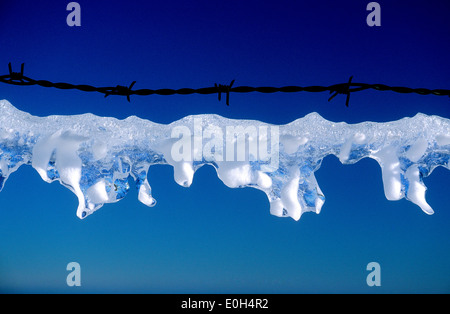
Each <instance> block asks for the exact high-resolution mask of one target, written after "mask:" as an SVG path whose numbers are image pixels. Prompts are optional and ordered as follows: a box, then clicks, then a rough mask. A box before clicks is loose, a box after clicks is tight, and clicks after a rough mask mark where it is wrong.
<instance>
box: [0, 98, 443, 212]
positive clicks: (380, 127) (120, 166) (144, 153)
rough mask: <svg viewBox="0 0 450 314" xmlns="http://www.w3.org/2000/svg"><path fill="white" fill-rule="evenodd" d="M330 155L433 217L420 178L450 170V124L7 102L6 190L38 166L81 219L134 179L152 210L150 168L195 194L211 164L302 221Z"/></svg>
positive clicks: (1, 148) (0, 109) (316, 202)
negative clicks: (68, 194) (112, 112)
mask: <svg viewBox="0 0 450 314" xmlns="http://www.w3.org/2000/svg"><path fill="white" fill-rule="evenodd" d="M328 155H335V156H336V157H338V158H339V160H340V161H341V163H343V164H353V163H355V162H357V161H359V160H360V159H362V158H366V157H369V158H373V159H375V160H376V161H377V162H378V163H379V164H380V167H381V170H382V181H383V185H384V191H385V195H386V198H387V199H388V200H399V199H402V198H406V199H408V200H410V201H411V202H413V203H415V204H417V205H418V206H419V207H420V208H421V209H422V210H423V211H424V212H425V213H427V214H432V213H433V209H432V208H431V207H430V205H429V204H428V203H427V201H426V199H425V191H426V187H425V185H424V183H423V181H422V178H423V177H426V176H428V175H429V174H431V172H432V171H433V169H434V168H436V167H437V166H442V167H445V168H447V169H450V165H449V158H450V120H449V119H446V118H442V117H438V116H427V115H424V114H417V115H416V116H414V117H412V118H403V119H401V120H398V121H393V122H385V123H375V122H363V123H358V124H353V125H351V124H347V123H344V122H340V123H334V122H330V121H327V120H325V119H323V118H322V117H321V116H320V115H319V114H317V113H311V114H309V115H307V116H305V117H304V118H301V119H298V120H295V121H293V122H292V123H289V124H286V125H280V126H276V125H271V124H267V123H263V122H259V121H250V120H232V119H227V118H223V117H221V116H217V115H207V114H205V115H196V116H188V117H185V118H183V119H181V120H179V121H175V122H173V123H171V124H168V125H163V124H157V123H154V122H151V121H148V120H143V119H140V118H137V117H135V116H132V117H129V118H127V119H124V120H118V119H115V118H109V117H98V116H95V115H92V114H84V115H74V116H49V117H36V116H32V115H30V114H28V113H26V112H22V111H20V110H18V109H16V108H15V107H14V106H12V105H11V104H10V103H9V102H8V101H6V100H1V101H0V190H1V189H2V188H3V186H4V183H5V181H6V180H7V178H8V177H9V175H10V174H11V173H13V172H14V171H16V170H17V169H18V168H19V167H20V166H21V165H24V164H26V165H31V166H33V168H34V169H35V170H36V171H37V172H38V173H39V175H40V176H41V178H42V179H43V180H44V181H46V182H53V181H59V182H60V183H61V184H63V185H64V186H66V187H67V188H69V189H70V190H71V191H72V192H73V193H74V194H75V195H76V196H77V198H78V201H79V206H78V209H77V216H78V217H79V218H85V217H87V216H88V215H90V214H92V213H93V212H95V211H96V210H98V209H99V208H100V207H102V206H103V205H104V204H105V203H113V202H116V201H118V200H120V199H121V198H123V197H124V196H125V195H126V193H127V191H128V189H129V184H128V179H129V178H130V177H131V178H132V179H133V180H135V181H136V187H137V189H138V198H139V200H140V201H141V202H142V203H143V204H145V205H147V206H154V205H155V204H156V201H155V199H154V198H153V196H152V194H151V187H150V185H149V181H148V180H150V181H151V178H149V179H148V178H147V173H148V169H149V167H150V166H152V165H156V164H169V165H171V166H172V167H173V169H174V179H175V181H176V182H177V183H178V184H180V185H182V186H186V187H188V186H190V185H191V184H192V182H193V178H194V174H195V171H196V170H197V169H199V168H200V167H201V166H203V165H205V164H208V165H212V166H213V167H214V168H215V169H216V171H217V175H218V177H219V178H220V179H221V180H222V181H223V182H224V184H225V185H226V186H228V187H231V188H235V187H247V186H249V187H254V188H257V189H260V190H262V191H264V192H265V193H266V195H267V197H268V199H269V202H270V213H271V214H273V215H276V216H280V217H291V218H293V219H295V220H298V219H300V217H301V215H302V214H303V213H305V212H308V211H313V212H316V213H320V211H321V208H322V206H323V204H324V201H325V197H324V195H323V193H322V191H321V189H320V188H319V186H318V183H317V180H316V178H315V176H314V173H315V171H317V170H318V169H319V168H320V166H321V162H322V160H323V158H324V157H326V156H328ZM361 180H362V182H361V183H364V178H361Z"/></svg>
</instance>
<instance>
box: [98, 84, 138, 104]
mask: <svg viewBox="0 0 450 314" xmlns="http://www.w3.org/2000/svg"><path fill="white" fill-rule="evenodd" d="M134 84H136V81H133V83H131V85H130V86H129V87H127V86H120V85H117V86H116V87H114V88H109V89H107V90H106V91H105V92H104V93H105V98H106V97H108V96H109V95H119V96H127V100H128V102H130V95H132V94H133V91H132V88H133V86H134Z"/></svg>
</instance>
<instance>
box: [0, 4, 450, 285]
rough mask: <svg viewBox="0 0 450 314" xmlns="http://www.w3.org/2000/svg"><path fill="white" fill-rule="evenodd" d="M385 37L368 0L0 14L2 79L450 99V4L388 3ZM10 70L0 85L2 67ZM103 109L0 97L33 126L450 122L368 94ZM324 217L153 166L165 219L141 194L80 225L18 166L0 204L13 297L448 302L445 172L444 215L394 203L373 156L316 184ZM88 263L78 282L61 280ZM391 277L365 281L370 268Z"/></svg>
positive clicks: (38, 91) (15, 8)
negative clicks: (332, 88) (103, 119)
mask: <svg viewBox="0 0 450 314" xmlns="http://www.w3.org/2000/svg"><path fill="white" fill-rule="evenodd" d="M378 2H379V3H380V5H381V10H382V11H381V23H382V25H381V27H375V28H371V27H368V26H367V24H366V17H367V14H368V13H369V12H367V11H366V5H367V4H368V3H369V1H361V0H355V1H351V0H341V1H322V0H321V1H273V2H269V1H234V0H230V1H198V0H196V1H164V3H162V2H156V1H106V0H97V1H86V0H79V1H78V3H79V4H80V5H81V23H82V26H81V27H69V26H67V24H66V17H67V14H68V13H69V12H67V11H66V5H67V4H68V3H69V1H61V0H59V1H48V0H43V1H24V0H15V1H1V2H0V69H3V70H2V71H0V73H1V74H6V73H7V69H8V68H7V65H8V62H12V63H13V66H14V70H15V71H18V70H19V67H20V64H21V63H22V62H25V75H28V76H30V77H32V78H35V79H47V80H50V81H58V82H69V83H79V84H91V85H95V86H115V85H129V84H130V83H131V82H132V81H137V83H136V85H135V88H153V89H156V88H183V87H192V88H199V87H208V86H212V85H214V83H220V84H227V83H229V82H230V81H231V80H232V79H236V83H235V86H239V85H250V86H285V85H300V86H307V85H331V84H335V83H342V82H346V81H347V80H348V78H349V77H350V76H351V75H353V76H354V79H353V81H354V82H364V83H383V84H387V85H397V86H408V87H425V88H449V87H450V77H449V75H448V74H449V73H450V62H449V59H448V57H449V55H450V44H449V41H448V38H449V35H450V27H449V22H448V17H449V14H450V4H449V2H448V1H445V0H442V1H438V0H432V1H398V0H397V1H396V0H391V1H378ZM2 72H4V73H2ZM328 97H329V95H328V94H326V93H311V94H308V93H297V94H282V93H276V94H257V93H251V94H232V95H231V106H229V107H227V106H226V105H225V102H224V100H222V102H218V101H217V95H208V96H201V95H189V96H147V97H140V96H134V97H132V101H131V103H128V102H127V101H126V99H125V98H122V97H114V96H111V97H108V98H106V99H104V98H103V96H102V95H101V94H96V93H84V92H80V91H76V90H73V91H62V90H57V89H49V88H42V87H38V86H34V87H16V86H11V85H5V84H1V85H0V99H7V100H9V101H10V102H11V103H12V104H13V105H14V106H16V107H17V108H19V109H21V110H23V111H27V112H29V113H31V114H33V115H39V116H45V115H50V114H79V113H86V112H91V113H94V114H96V115H101V116H114V117H117V118H125V117H127V116H130V115H137V116H139V117H141V118H146V119H149V120H152V121H155V122H159V123H169V122H172V121H174V120H177V119H180V118H182V117H184V116H186V115H190V114H202V113H216V114H220V115H222V116H225V117H228V118H239V119H243V118H245V119H255V120H261V121H264V122H269V123H276V124H283V123H288V122H291V121H293V120H295V119H297V118H300V117H303V116H304V115H306V114H308V113H310V112H313V111H316V112H318V113H319V114H321V115H322V116H323V117H325V118H326V119H328V120H332V121H345V122H348V123H356V122H361V121H369V120H370V121H380V122H381V121H392V120H397V119H400V118H402V117H405V116H414V115H415V114H416V113H418V112H422V113H426V114H435V115H440V116H442V117H446V118H449V117H450V102H449V99H448V98H447V97H437V96H420V95H415V94H412V95H407V94H396V93H393V92H376V91H364V92H360V93H355V94H353V95H352V96H351V100H350V107H349V108H346V107H345V105H344V103H345V97H344V96H339V97H336V98H335V99H334V100H333V101H332V102H330V103H329V102H327V99H328ZM316 177H317V179H318V182H319V185H320V187H321V189H322V191H323V192H324V194H325V196H326V202H325V205H324V207H323V209H322V212H321V214H320V215H316V214H313V213H309V214H305V215H303V216H302V218H301V220H300V221H298V222H295V221H294V220H292V219H288V218H286V219H282V218H277V217H274V216H271V215H270V214H269V203H268V201H267V199H266V196H265V195H264V194H263V193H262V192H261V191H257V190H254V189H250V188H246V189H230V188H227V187H226V186H225V185H224V184H223V183H222V182H221V181H220V180H219V179H218V178H217V175H216V174H215V170H214V169H213V168H212V167H203V168H202V169H200V170H199V171H198V172H197V173H196V175H195V177H194V183H193V185H192V186H191V187H190V188H188V189H186V188H183V187H180V186H178V185H177V184H176V183H175V182H174V180H173V170H172V168H171V167H167V166H158V167H156V166H155V167H152V168H151V169H150V172H149V181H150V184H151V186H152V189H153V195H154V197H155V198H156V199H157V201H158V204H157V205H156V207H153V208H147V207H145V206H144V205H142V204H141V203H139V202H138V200H137V192H135V191H134V190H133V189H131V190H130V192H129V195H128V196H127V197H126V198H125V199H124V200H122V201H120V202H119V203H115V204H107V205H105V206H104V207H103V208H102V209H100V210H99V211H98V212H96V213H95V214H94V215H92V216H89V217H88V218H87V219H85V220H79V219H78V218H77V217H76V216H75V211H76V207H77V199H76V197H75V195H74V194H72V193H71V192H70V191H69V190H68V189H66V188H64V187H63V186H61V185H59V184H58V183H53V184H47V183H45V182H43V181H42V180H41V179H40V177H39V175H38V174H37V173H36V172H35V170H34V169H32V168H31V167H27V166H23V167H22V168H20V169H19V170H18V171H17V172H16V173H14V174H13V175H12V176H11V177H10V178H9V179H8V181H7V183H6V186H5V188H4V189H3V191H2V193H0V239H1V241H0V291H1V292H63V293H76V292H151V293H228V292H229V293H310V292H344V293H345V292H357V293H393V292H397V293H435V292H440V293H448V292H450V271H449V268H448V265H449V264H450V250H449V249H450V242H449V241H450V240H449V239H450V237H449V236H450V228H449V226H450V212H449V203H450V195H449V193H448V184H449V179H450V176H449V173H448V170H446V169H444V168H437V169H435V171H434V172H433V173H432V175H431V176H430V177H428V178H425V180H424V181H425V184H426V185H427V187H428V191H427V199H428V202H429V204H430V205H431V206H432V207H433V209H434V210H435V214H434V215H432V216H428V215H426V214H424V213H423V212H422V211H421V210H420V208H419V207H417V206H416V205H414V204H412V203H410V202H408V201H406V200H401V201H397V202H390V201H387V200H386V198H385V196H384V192H383V186H382V180H381V170H380V168H379V166H378V164H377V163H376V162H375V161H374V160H369V159H364V160H362V161H360V162H358V163H357V164H355V165H342V164H341V163H340V162H339V161H338V160H337V158H335V157H333V156H331V157H327V158H326V159H325V160H324V161H323V165H322V167H321V169H320V170H319V171H318V172H317V173H316ZM72 261H76V262H78V263H79V264H80V265H81V271H82V279H81V281H82V286H81V287H68V286H67V285H66V276H67V275H68V273H69V272H68V271H66V265H67V264H68V263H69V262H72ZM372 261H375V262H378V263H379V264H380V266H381V277H382V278H381V283H382V286H381V287H368V286H367V284H366V276H367V275H368V273H369V272H368V271H366V265H367V264H368V263H369V262H372Z"/></svg>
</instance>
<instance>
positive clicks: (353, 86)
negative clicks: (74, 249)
mask: <svg viewBox="0 0 450 314" xmlns="http://www.w3.org/2000/svg"><path fill="white" fill-rule="evenodd" d="M8 68H9V73H8V74H6V75H2V76H0V82H1V83H5V84H11V85H18V86H32V85H38V86H42V87H53V88H57V89H64V90H69V89H76V90H79V91H83V92H98V93H101V94H104V95H105V97H107V96H110V95H117V96H126V97H127V100H128V101H130V96H132V95H139V96H149V95H162V96H168V95H191V94H201V95H209V94H218V99H219V101H220V100H221V95H222V94H226V104H227V105H229V99H230V93H252V92H258V93H265V94H270V93H278V92H282V93H297V92H310V93H321V92H329V93H330V94H333V95H332V96H331V97H330V98H329V99H328V101H331V100H332V99H333V98H334V97H335V96H336V95H338V94H344V95H347V100H346V106H347V107H348V105H349V99H350V94H351V93H355V92H359V91H364V90H368V89H372V90H376V91H392V92H396V93H402V94H407V93H415V94H419V95H436V96H450V90H449V89H428V88H410V87H401V86H388V85H385V84H367V83H354V82H352V79H353V77H350V79H349V81H348V82H347V83H340V84H334V85H330V86H303V87H302V86H283V87H267V86H262V87H251V86H236V87H233V84H234V80H233V81H231V83H230V84H228V85H222V84H214V86H211V87H203V88H179V89H170V88H163V89H136V90H133V87H134V85H135V83H136V81H134V82H132V83H131V85H130V86H121V85H117V86H115V87H95V86H91V85H85V84H78V85H77V84H70V83H53V82H50V81H47V80H35V79H32V78H29V77H27V76H25V75H24V74H23V72H24V64H23V63H22V65H21V71H20V72H13V71H12V66H11V63H9V64H8Z"/></svg>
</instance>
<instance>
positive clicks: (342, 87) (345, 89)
mask: <svg viewBox="0 0 450 314" xmlns="http://www.w3.org/2000/svg"><path fill="white" fill-rule="evenodd" d="M352 80H353V75H352V76H350V79H349V80H348V83H347V84H338V85H336V86H337V87H335V89H334V90H330V94H331V93H332V92H333V91H334V94H333V95H331V97H330V98H328V101H331V100H332V99H333V98H334V97H336V95H337V94H344V95H347V99H346V100H345V106H346V107H348V103H349V102H350V93H351V92H352V91H351V90H350V87H351V86H352V85H351V84H352Z"/></svg>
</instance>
